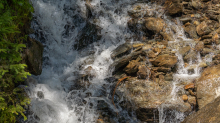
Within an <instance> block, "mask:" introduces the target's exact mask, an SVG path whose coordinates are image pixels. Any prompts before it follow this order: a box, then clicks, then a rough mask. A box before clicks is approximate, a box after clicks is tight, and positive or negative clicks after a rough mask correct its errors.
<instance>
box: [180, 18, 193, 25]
mask: <svg viewBox="0 0 220 123" xmlns="http://www.w3.org/2000/svg"><path fill="white" fill-rule="evenodd" d="M180 21H182V22H183V24H185V23H187V22H192V18H191V17H185V18H180Z"/></svg>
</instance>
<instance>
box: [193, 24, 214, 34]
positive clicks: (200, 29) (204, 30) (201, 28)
mask: <svg viewBox="0 0 220 123" xmlns="http://www.w3.org/2000/svg"><path fill="white" fill-rule="evenodd" d="M196 32H197V33H198V34H199V35H200V36H202V35H206V34H209V33H210V32H211V30H210V29H209V27H208V25H207V24H206V22H205V21H203V22H202V23H201V24H199V25H198V26H197V27H196Z"/></svg>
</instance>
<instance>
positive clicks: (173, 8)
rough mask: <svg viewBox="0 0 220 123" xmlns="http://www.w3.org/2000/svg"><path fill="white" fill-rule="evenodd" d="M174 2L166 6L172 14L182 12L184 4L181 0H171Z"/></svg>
mask: <svg viewBox="0 0 220 123" xmlns="http://www.w3.org/2000/svg"><path fill="white" fill-rule="evenodd" d="M171 1H172V4H171V5H168V7H167V8H166V9H167V10H168V13H169V14H170V15H174V14H177V13H181V12H182V11H183V5H182V4H181V3H180V1H179V0H171Z"/></svg>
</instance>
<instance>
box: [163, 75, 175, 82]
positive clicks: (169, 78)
mask: <svg viewBox="0 0 220 123" xmlns="http://www.w3.org/2000/svg"><path fill="white" fill-rule="evenodd" d="M164 80H165V81H173V75H172V74H166V75H165V76H164Z"/></svg>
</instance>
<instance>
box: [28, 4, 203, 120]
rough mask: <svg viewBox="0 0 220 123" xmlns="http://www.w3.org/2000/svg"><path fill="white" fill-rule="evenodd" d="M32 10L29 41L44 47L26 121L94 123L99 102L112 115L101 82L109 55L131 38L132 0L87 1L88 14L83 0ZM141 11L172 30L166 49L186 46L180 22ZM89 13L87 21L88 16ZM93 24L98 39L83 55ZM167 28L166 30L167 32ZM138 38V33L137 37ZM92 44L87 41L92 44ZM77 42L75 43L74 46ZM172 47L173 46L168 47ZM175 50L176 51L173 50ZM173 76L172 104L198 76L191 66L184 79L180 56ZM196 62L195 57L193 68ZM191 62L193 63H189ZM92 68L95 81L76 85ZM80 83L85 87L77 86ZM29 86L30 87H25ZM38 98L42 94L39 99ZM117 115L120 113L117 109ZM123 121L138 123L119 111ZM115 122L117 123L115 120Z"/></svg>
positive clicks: (152, 7) (106, 73) (106, 86)
mask: <svg viewBox="0 0 220 123" xmlns="http://www.w3.org/2000/svg"><path fill="white" fill-rule="evenodd" d="M31 2H32V4H33V7H34V9H35V12H34V19H33V22H32V28H33V29H34V30H35V31H36V32H35V33H34V34H32V35H31V36H32V37H33V38H36V39H37V40H39V41H41V42H42V43H43V44H44V65H43V72H42V74H41V75H40V76H36V77H34V78H35V79H37V81H38V84H32V85H31V86H30V87H31V92H30V93H29V94H30V97H31V111H32V113H30V114H29V116H28V121H25V122H28V123H34V122H37V123H91V122H96V120H97V118H98V116H99V112H98V111H97V108H98V107H99V104H98V102H100V101H104V102H105V103H106V104H108V106H109V107H111V109H112V110H116V109H115V108H114V106H113V105H112V104H111V100H110V99H109V96H110V95H109V93H110V91H111V90H110V89H109V88H110V86H111V84H109V83H107V82H106V81H105V80H104V79H105V78H107V77H111V74H112V71H111V70H109V69H108V68H109V66H110V64H111V63H113V61H112V59H111V57H110V55H111V52H112V50H114V49H115V48H116V47H117V46H119V45H120V44H123V43H124V42H125V41H126V39H130V40H131V41H133V40H134V39H132V35H133V33H131V32H130V31H129V29H128V27H127V21H128V20H129V19H130V17H129V16H128V13H127V11H128V10H130V9H131V6H132V4H134V3H135V2H137V0H136V1H134V0H120V1H118V0H92V1H91V2H90V6H91V8H90V9H92V10H93V11H90V12H91V13H89V10H88V8H87V6H88V4H87V3H86V1H83V0H31ZM141 6H142V8H147V9H149V11H150V13H151V14H153V15H155V16H156V17H161V16H163V18H164V20H165V21H166V23H167V24H168V25H169V26H170V27H173V29H175V30H176V33H175V35H174V36H173V38H174V39H175V40H174V41H171V42H170V44H175V43H176V44H178V42H180V41H183V40H184V41H185V42H187V43H188V44H189V45H193V44H191V43H190V39H187V38H186V36H185V35H184V31H183V28H182V27H181V23H180V21H179V20H178V19H177V20H176V22H177V24H176V23H174V22H172V21H170V20H169V19H168V17H167V16H165V15H163V13H164V12H163V9H162V8H161V7H160V6H156V5H150V4H146V3H144V4H141ZM89 14H92V17H89ZM88 23H90V24H94V25H96V26H98V27H99V28H100V31H99V32H98V33H99V35H101V38H100V39H95V40H96V41H94V43H88V44H87V47H86V48H84V49H82V50H76V49H77V48H75V47H74V46H75V45H76V46H77V41H79V38H80V36H79V35H80V34H81V33H83V31H84V30H83V28H84V27H86V25H87V24H88ZM170 30H171V28H168V29H167V31H170ZM141 34H142V33H141V32H140V35H141ZM91 40H92V39H91ZM78 43H79V42H78ZM171 48H172V47H171ZM173 50H175V51H178V48H173ZM176 55H177V56H178V61H179V62H178V68H179V69H178V72H177V73H176V74H175V75H174V82H173V90H172V93H171V94H172V95H171V96H172V101H177V100H178V99H176V96H175V94H176V92H177V91H178V90H179V87H178V86H177V83H178V82H180V80H181V81H182V80H183V79H189V78H192V79H193V78H195V77H198V76H199V75H200V71H199V69H200V68H199V67H198V66H196V67H195V70H194V71H196V72H195V73H193V74H191V75H190V74H189V73H188V71H187V68H185V67H184V62H183V58H182V56H181V55H180V54H179V53H178V52H177V53H176ZM200 62H201V58H200V54H198V60H197V63H200ZM193 63H195V61H193V62H192V63H191V64H193ZM90 66H91V67H92V68H93V71H92V74H93V75H94V76H95V77H88V80H86V79H84V80H80V79H82V78H80V76H81V75H83V74H84V73H85V71H86V69H87V68H89V67H90ZM79 80H80V82H84V83H83V84H84V87H82V86H80V84H79ZM30 83H31V82H30ZM39 93H43V95H44V96H43V98H40V96H39ZM117 110H120V111H122V109H117ZM123 112H124V113H122V114H123V117H124V119H125V120H127V121H130V122H138V121H137V119H136V118H134V117H135V115H133V116H129V115H128V114H127V112H126V111H123ZM159 112H160V122H161V123H163V122H166V121H167V120H166V119H167V115H166V114H165V113H163V106H162V107H160V108H159ZM171 114H172V116H174V117H175V118H174V119H173V120H171V119H169V122H180V121H182V120H183V118H184V115H183V114H181V113H178V112H175V111H174V112H171ZM114 120H115V122H119V121H118V119H117V118H115V119H114Z"/></svg>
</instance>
